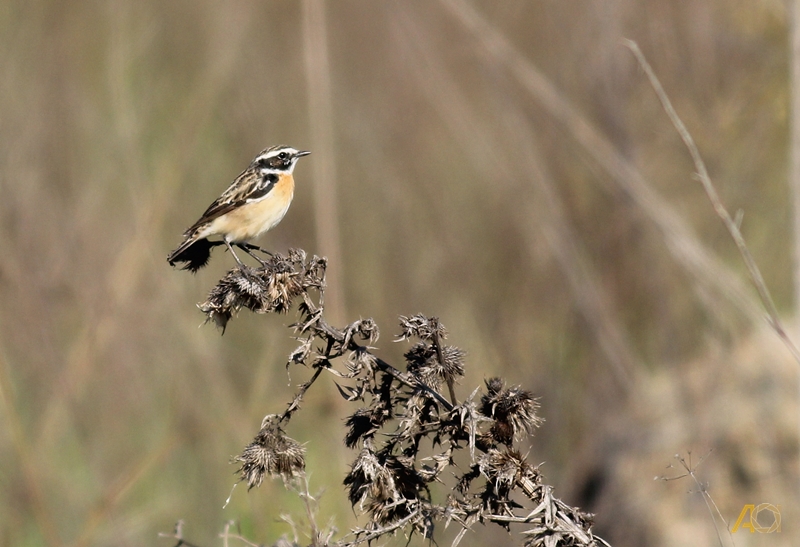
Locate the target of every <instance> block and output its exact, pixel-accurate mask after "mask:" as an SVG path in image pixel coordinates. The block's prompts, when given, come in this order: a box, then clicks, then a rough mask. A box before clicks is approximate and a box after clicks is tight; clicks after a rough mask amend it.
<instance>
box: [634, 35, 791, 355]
mask: <svg viewBox="0 0 800 547" xmlns="http://www.w3.org/2000/svg"><path fill="white" fill-rule="evenodd" d="M623 43H624V45H625V46H626V47H627V48H628V49H630V50H631V52H633V55H634V56H635V57H636V60H637V61H638V62H639V65H640V66H641V67H642V70H644V72H645V74H646V75H647V78H648V80H650V85H651V86H653V90H655V92H656V95H657V96H658V100H659V101H661V104H662V106H663V107H664V111H665V112H666V113H667V116H668V117H669V119H670V121H671V122H672V125H674V126H675V129H676V130H677V131H678V134H679V135H680V137H681V139H682V140H683V143H684V144H685V145H686V148H687V149H688V150H689V154H690V155H691V156H692V161H693V162H694V166H695V169H696V170H697V178H698V180H699V181H700V183H701V184H702V185H703V190H705V192H706V195H707V196H708V199H709V200H710V201H711V205H712V206H713V207H714V211H715V212H716V213H717V216H719V218H720V219H722V223H723V224H724V225H725V228H726V229H727V230H728V233H730V235H731V237H732V238H733V241H734V243H736V247H737V249H739V254H741V255H742V259H743V260H744V263H745V266H746V267H747V271H748V273H749V274H750V279H751V281H752V282H753V285H754V286H755V288H756V290H757V291H758V296H759V298H760V299H761V304H762V305H763V306H764V308H765V309H766V311H767V315H768V323H769V325H770V326H771V327H772V329H773V330H774V331H775V332H776V333H777V334H778V336H779V337H780V339H781V340H782V341H783V343H784V344H785V345H786V347H787V348H788V350H789V351H790V352H791V353H792V356H793V357H794V359H795V361H797V363H798V364H800V350H798V349H797V346H796V345H795V344H794V342H793V341H792V340H791V338H789V335H788V333H787V332H786V329H785V328H784V327H783V323H782V322H781V320H780V317H779V316H778V310H777V309H776V308H775V303H774V302H773V300H772V297H771V296H770V293H769V289H768V288H767V285H766V283H765V282H764V277H763V276H762V275H761V270H759V268H758V265H757V264H756V262H755V260H753V256H752V255H751V254H750V250H749V249H748V248H747V245H746V244H745V242H744V237H743V236H742V232H741V231H740V230H739V226H738V224H737V222H736V221H735V220H734V219H733V218H732V217H731V215H730V214H729V213H728V210H727V209H726V208H725V206H724V205H723V204H722V200H720V198H719V194H717V190H716V188H714V185H713V183H712V182H711V177H709V176H708V171H707V170H706V165H705V162H703V158H702V157H701V156H700V151H699V150H698V149H697V145H696V144H695V142H694V139H693V138H692V135H691V134H690V133H689V130H688V129H686V126H685V125H684V124H683V121H681V119H680V117H679V116H678V113H677V112H675V109H674V108H673V106H672V103H671V102H670V100H669V97H668V96H667V93H666V92H665V91H664V88H663V87H662V86H661V82H659V80H658V78H657V77H656V75H655V72H653V69H652V68H651V67H650V64H649V63H648V62H647V59H645V57H644V54H643V53H642V50H641V49H639V46H638V45H637V44H636V42H634V41H632V40H624V41H623Z"/></svg>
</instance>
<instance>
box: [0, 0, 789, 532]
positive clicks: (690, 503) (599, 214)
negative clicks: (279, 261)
mask: <svg viewBox="0 0 800 547" xmlns="http://www.w3.org/2000/svg"><path fill="white" fill-rule="evenodd" d="M788 29H789V26H788V14H787V5H786V4H785V3H784V2H780V1H778V0H760V1H752V0H748V1H744V0H710V1H707V2H678V1H669V2H663V1H656V0H646V1H632V0H557V1H556V0H552V1H551V0H546V1H539V2H525V1H512V0H509V1H506V2H490V1H488V0H480V1H477V0H441V1H436V2H433V1H423V0H414V1H408V2H402V3H401V2H369V1H365V0H361V1H341V2H335V3H325V2H322V1H320V0H305V1H303V2H291V1H288V0H281V1H247V0H235V1H231V2H218V1H213V0H192V1H188V0H176V1H173V2H158V1H153V0H142V1H139V2H131V1H125V0H109V1H94V0H82V1H71V2H57V1H52V0H42V1H39V2H24V1H21V0H6V1H5V2H3V3H2V5H0V70H2V78H1V79H0V256H1V257H2V259H0V312H2V313H0V394H1V395H2V405H3V406H2V409H1V410H0V424H2V426H0V544H2V545H49V546H56V545H72V546H89V545H109V544H114V545H142V544H148V545H164V546H169V545H173V544H174V543H175V542H174V540H169V539H163V538H162V539H159V538H158V537H157V534H158V533H159V532H170V531H171V530H172V528H173V526H174V523H175V522H176V521H177V520H178V519H184V520H185V522H186V527H185V535H186V538H187V539H188V540H190V541H192V542H194V543H196V544H200V545H219V544H220V543H221V540H220V539H219V538H218V534H219V533H220V532H221V531H222V529H223V527H224V525H225V523H226V522H227V521H228V520H234V521H236V522H237V523H238V525H239V526H240V529H241V531H242V533H243V534H244V535H246V536H247V537H249V538H250V539H252V540H253V541H256V542H259V543H266V544H271V543H272V542H274V541H275V540H277V539H278V538H279V537H280V536H281V535H282V534H289V535H290V536H291V529H290V527H288V526H287V525H286V524H284V523H281V522H279V521H278V518H277V517H278V515H279V514H281V513H286V514H292V515H295V518H296V519H297V520H301V519H302V511H303V509H302V506H301V504H300V502H299V501H298V499H297V496H296V495H294V494H291V493H287V492H286V491H285V489H284V486H283V485H282V484H281V483H280V481H273V482H270V483H265V484H264V485H263V486H262V487H261V488H260V489H257V490H253V491H251V492H249V493H247V492H246V490H245V489H244V488H241V487H240V488H237V489H236V490H235V491H234V493H233V497H232V499H231V503H230V504H229V505H228V506H227V507H226V508H224V509H223V504H224V502H225V499H226V498H227V497H228V494H229V493H230V489H231V486H232V485H233V483H234V481H235V480H236V477H235V476H234V475H233V473H234V471H235V469H236V468H235V466H233V465H231V464H229V459H230V457H231V456H233V455H235V454H238V453H239V452H240V451H241V449H242V448H243V447H244V446H245V445H246V444H248V443H249V442H250V440H251V439H252V437H253V435H255V433H256V432H257V430H258V427H259V424H260V423H261V419H262V417H263V416H264V415H265V414H268V413H274V412H278V411H280V410H282V409H283V408H284V405H285V402H287V401H288V400H289V399H290V397H291V394H292V393H293V389H294V387H293V386H295V385H296V384H298V383H300V382H302V381H303V380H304V379H305V378H306V377H307V376H306V374H305V371H302V370H294V369H292V370H290V371H289V372H288V373H287V371H286V369H285V367H284V364H285V362H286V358H287V355H288V352H289V351H290V350H291V349H292V348H293V347H294V340H293V339H292V337H291V331H290V330H289V329H287V328H286V326H287V325H289V324H290V323H291V322H292V321H293V317H292V314H290V315H288V316H257V317H254V316H252V315H249V314H247V313H243V314H242V315H241V316H239V318H238V319H236V320H235V321H233V322H232V323H231V324H230V325H229V327H228V330H227V331H226V333H225V335H224V336H220V332H219V331H218V330H217V329H215V328H214V327H213V326H211V325H204V326H203V325H202V323H203V316H202V314H201V313H200V312H199V311H198V310H197V309H196V307H195V304H196V303H197V302H200V301H202V300H204V299H205V296H206V294H207V291H208V290H209V289H210V287H211V286H212V285H213V284H214V283H215V282H216V280H217V279H218V278H219V277H220V276H221V275H223V273H224V272H225V271H226V270H227V269H228V268H230V267H231V266H232V260H231V259H230V257H229V256H227V255H226V254H225V253H223V252H221V251H219V250H218V251H217V252H216V253H215V255H214V256H213V257H212V262H211V264H210V266H209V267H208V268H206V269H205V270H203V271H201V272H200V273H198V274H197V275H195V276H192V275H189V274H188V273H185V272H180V271H175V270H173V269H171V268H170V267H169V266H168V265H167V263H166V260H165V257H166V254H167V252H168V251H170V250H171V249H172V248H174V247H175V246H176V245H177V244H178V243H179V242H180V235H181V233H182V231H183V230H184V229H185V228H186V227H188V226H189V225H190V224H191V223H193V222H194V221H195V220H196V219H197V218H198V216H199V215H200V213H202V211H203V210H204V209H205V208H206V207H207V206H208V204H209V203H211V201H213V200H214V199H215V198H216V197H217V196H218V195H219V194H220V193H221V192H222V190H224V189H225V188H226V187H227V185H228V184H229V183H230V181H231V180H233V178H234V177H235V176H236V175H237V174H238V173H239V172H240V171H241V170H242V169H244V168H245V167H246V166H247V164H248V163H249V162H250V160H251V159H252V158H253V157H254V156H255V155H256V154H257V153H258V152H259V151H260V150H261V149H263V148H265V147H267V146H270V145H274V144H280V143H283V144H289V145H292V146H295V147H297V148H303V149H309V150H312V152H313V153H312V155H311V156H309V158H306V159H303V160H302V161H301V162H300V163H299V165H298V167H297V169H296V171H295V177H296V181H297V190H296V194H295V201H294V204H293V205H292V208H291V209H290V211H289V213H288V215H287V217H286V218H285V220H284V221H283V222H282V223H281V224H280V226H279V227H277V228H276V229H275V230H273V231H271V232H270V233H268V234H267V235H265V236H264V237H263V238H262V239H261V240H259V241H258V243H261V244H263V246H265V247H266V248H268V249H272V250H275V251H279V252H283V251H285V250H286V249H288V248H289V247H299V248H303V249H305V250H306V251H307V252H308V253H309V254H319V255H326V256H328V257H329V259H330V271H329V283H330V287H329V292H328V300H327V303H328V304H329V306H328V313H329V314H330V316H329V319H331V320H332V321H333V322H336V323H339V324H344V323H345V322H350V321H352V320H354V319H357V318H359V317H373V318H374V319H375V320H376V321H377V322H378V324H379V326H380V327H381V330H382V336H381V338H380V340H379V341H378V344H377V345H378V347H379V353H380V354H381V355H382V356H383V357H384V358H386V359H387V360H390V361H392V362H399V359H400V358H401V356H402V353H403V352H404V351H405V350H406V346H404V345H403V344H398V343H395V342H393V339H394V336H395V335H396V334H397V332H398V328H397V316H398V315H399V314H404V315H409V314H415V313H425V314H428V315H434V316H438V317H440V319H441V321H442V323H443V324H444V325H445V326H446V327H447V328H448V330H449V332H450V337H449V339H448V343H451V344H455V345H458V346H460V347H463V348H464V349H465V350H466V351H467V354H468V357H467V364H468V373H467V377H466V379H465V380H464V381H463V383H462V385H461V386H460V388H459V393H460V396H461V397H466V396H467V395H468V394H469V393H471V392H472V390H473V389H474V388H475V387H476V386H478V385H480V384H481V383H482V382H483V380H484V379H486V378H488V377H491V376H494V375H501V376H503V377H504V378H506V380H507V381H508V382H509V383H512V384H520V385H522V386H524V387H525V388H527V389H530V390H532V391H533V392H535V394H536V395H537V396H538V397H540V401H541V405H542V408H541V414H542V416H543V417H544V418H545V420H546V422H545V423H544V425H543V427H542V428H541V429H540V430H539V431H538V432H537V434H536V436H535V437H533V438H532V439H531V440H530V442H529V443H528V444H529V456H528V458H529V460H530V461H531V462H532V463H534V464H538V463H540V462H544V463H543V465H542V467H541V471H542V473H543V474H544V475H545V477H546V482H547V483H548V484H551V485H553V486H554V487H555V494H556V496H558V497H560V498H562V499H563V500H564V501H565V502H567V503H569V504H571V505H577V506H580V507H581V508H583V509H584V510H586V511H590V512H594V513H596V514H597V516H596V525H595V528H594V531H595V532H596V533H597V534H599V535H601V536H602V537H604V538H606V539H607V540H608V541H610V542H611V543H612V544H613V545H615V546H635V545H653V546H668V545H669V546H671V545H714V544H718V540H717V535H716V532H715V530H714V525H713V523H712V521H711V517H710V516H709V513H708V510H707V508H706V505H705V503H704V502H703V499H702V497H701V495H700V494H699V493H698V491H699V487H698V485H697V484H695V483H694V482H693V481H692V480H691V479H682V480H675V481H668V482H665V481H658V480H655V481H654V480H653V477H658V476H665V475H666V476H677V475H680V474H681V472H683V469H681V468H680V466H679V465H678V464H677V462H676V461H675V460H674V455H675V454H678V453H680V454H682V455H684V456H685V457H688V452H689V451H691V457H692V461H693V463H696V462H697V461H698V460H699V459H701V458H702V457H704V456H707V457H706V458H705V459H704V460H703V462H702V465H700V466H699V467H698V468H697V476H698V478H699V479H700V480H701V481H702V482H703V483H704V485H705V487H706V488H707V489H708V492H709V493H710V494H711V496H712V497H713V499H714V501H715V502H716V504H717V505H718V507H719V510H720V512H721V513H722V515H723V516H724V517H725V518H726V519H728V520H729V521H730V524H731V525H733V523H734V522H735V521H736V519H737V518H738V516H739V514H740V512H741V510H742V508H743V506H744V505H745V504H756V505H757V504H759V503H773V504H776V505H780V506H781V511H782V516H783V525H782V532H781V533H780V534H777V533H776V534H770V535H765V534H750V533H749V532H746V531H744V532H738V533H737V534H734V535H733V536H732V538H733V539H734V540H735V542H736V545H739V546H742V545H770V546H777V545H789V544H790V541H791V539H792V538H796V537H798V533H799V532H798V530H797V524H796V523H797V522H800V515H798V514H797V513H798V508H800V503H798V501H799V500H798V491H800V490H798V484H799V483H800V476H798V468H799V466H800V463H799V462H798V430H800V422H799V419H798V415H799V413H798V405H797V400H798V392H799V390H798V366H797V364H796V363H794V362H793V361H792V360H791V356H790V354H789V352H788V351H787V350H786V349H785V347H784V346H783V345H782V344H781V342H780V341H779V339H778V338H777V336H775V335H774V333H772V332H770V331H769V330H768V329H767V328H766V323H765V321H764V312H763V311H762V308H761V307H760V305H759V303H758V300H757V295H756V293H755V291H754V290H753V289H752V288H751V286H750V285H749V283H748V281H747V275H746V271H745V269H744V267H743V265H742V261H741V259H740V257H739V255H738V252H737V250H736V247H735V245H734V244H733V243H732V241H731V238H730V236H729V235H728V234H727V232H726V231H725V229H724V227H723V225H722V223H721V222H720V221H719V219H718V218H717V217H716V216H715V214H714V212H713V209H712V207H711V205H710V204H709V202H708V199H707V198H706V196H705V194H704V193H703V191H702V188H701V187H700V185H699V184H698V182H697V181H696V180H695V179H694V178H693V172H694V166H693V165H692V163H691V158H690V157H689V155H688V154H687V152H686V150H685V147H684V146H683V144H682V143H681V141H680V138H679V136H678V134H677V133H676V131H675V130H674V128H673V127H672V125H671V124H670V122H669V120H668V119H667V118H666V116H665V115H664V113H663V110H662V107H661V105H660V103H659V102H658V100H657V98H656V97H655V95H654V93H653V91H652V88H651V87H650V85H649V84H648V83H647V80H646V77H645V75H644V74H643V72H642V71H641V70H640V69H639V67H638V65H637V64H636V62H635V59H634V58H633V56H632V54H631V52H630V51H629V50H628V49H626V48H625V47H624V46H623V45H622V42H621V39H622V38H629V39H633V40H636V41H637V42H638V43H639V45H640V46H641V48H642V50H643V51H644V53H645V55H646V56H647V57H648V60H649V61H650V63H651V64H652V66H653V68H654V70H655V71H656V73H657V74H658V76H659V77H660V78H661V80H662V83H663V84H664V87H665V88H666V91H667V93H669V94H670V96H671V98H672V100H673V103H674V104H675V107H676V109H677V111H678V113H679V114H680V115H681V116H682V117H683V120H684V121H685V123H686V125H687V126H688V129H689V130H690V131H691V132H692V134H693V136H694V138H695V139H696V141H697V143H698V146H699V148H700V151H701V153H702V155H703V157H704V159H705V161H706V163H707V165H708V168H709V171H710V175H711V177H712V179H713V180H714V181H715V183H716V185H717V188H718V190H719V192H720V194H721V196H722V199H723V201H724V202H725V204H726V205H727V207H728V208H729V209H730V211H731V212H732V214H734V213H736V212H737V211H741V212H742V216H741V219H742V231H743V233H744V236H745V238H746V239H747V241H748V244H749V246H750V250H751V251H752V253H753V255H754V257H755V260H756V261H757V262H758V264H759V265H760V266H761V269H762V272H763V274H764V277H765V280H766V284H767V286H768V287H769V288H770V290H771V291H772V294H773V297H774V299H775V301H776V304H777V306H778V309H779V311H780V312H781V314H783V315H784V317H785V319H786V321H787V324H788V325H789V327H790V328H791V330H792V332H796V331H797V327H796V326H795V323H794V321H793V318H794V315H795V307H794V305H793V289H792V278H793V273H792V268H793V267H792V251H791V249H792V243H791V225H792V215H791V207H790V203H791V197H790V193H789V190H788V186H787V169H788V153H787V150H788V136H789V97H790V89H789V69H788V67H789V64H788V62H789V55H788V52H789V38H788V35H789V30H788ZM198 326H199V327H198ZM348 410H350V411H352V410H354V409H349V408H348V406H347V404H346V403H345V402H344V401H342V399H341V397H340V396H339V394H338V393H337V391H336V389H335V387H334V386H333V384H332V383H331V382H325V383H320V384H319V385H315V386H314V389H312V390H311V391H310V392H309V393H308V395H307V398H306V403H305V408H304V410H303V411H302V412H300V413H299V414H298V416H297V417H296V418H295V419H293V420H292V423H291V427H290V428H289V430H288V431H287V433H288V434H289V435H290V436H292V437H293V438H295V439H297V440H299V441H301V442H304V443H306V444H305V446H306V448H307V450H308V456H307V461H308V467H309V469H310V471H311V483H310V487H311V490H312V491H313V492H321V495H320V517H319V519H320V522H321V523H322V524H325V523H327V522H328V521H329V520H332V522H333V523H334V525H335V526H336V527H337V528H338V529H339V530H342V531H343V530H347V529H349V528H350V527H351V526H353V525H354V523H355V522H356V517H355V515H354V513H353V511H352V510H351V509H350V507H349V505H348V504H347V503H346V501H345V499H346V498H345V497H344V491H343V487H342V485H341V480H342V478H343V477H344V474H345V472H346V469H347V466H348V462H349V461H350V460H351V459H352V458H353V457H354V454H353V453H352V452H351V451H349V450H347V449H345V448H344V447H343V445H342V442H341V438H342V436H343V431H344V428H343V426H342V420H343V419H344V417H345V415H346V413H347V412H348ZM709 452H710V454H709ZM670 464H674V465H675V466H676V467H675V468H674V469H668V468H667V466H669V465H670ZM769 520H770V517H769V515H765V514H762V515H761V517H760V521H761V522H767V523H768V522H769ZM362 524H363V522H362ZM452 533H453V530H447V531H442V532H440V535H438V536H437V541H438V542H439V544H443V545H445V544H449V538H451V537H452ZM722 537H723V540H724V542H725V544H726V545H728V544H730V540H731V536H728V535H727V534H726V533H725V532H723V533H722ZM300 540H301V541H305V539H304V538H300ZM415 541H418V542H420V543H421V542H422V540H419V539H417V540H415ZM465 541H466V542H470V543H471V544H475V545H480V544H488V543H489V542H494V543H495V544H496V543H497V542H508V541H509V540H508V538H507V535H506V534H505V532H504V531H502V530H500V529H485V530H484V529H476V531H475V532H474V534H471V535H470V536H468V537H467V538H466V539H465ZM515 541H516V542H517V543H520V541H519V540H518V539H517V540H515ZM397 543H398V544H404V543H405V539H404V538H402V537H400V538H398V539H397Z"/></svg>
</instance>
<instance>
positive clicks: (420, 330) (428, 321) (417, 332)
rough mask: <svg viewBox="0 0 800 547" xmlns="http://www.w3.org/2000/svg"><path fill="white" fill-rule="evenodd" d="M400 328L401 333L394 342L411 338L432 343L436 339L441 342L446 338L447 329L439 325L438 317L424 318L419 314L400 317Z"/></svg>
mask: <svg viewBox="0 0 800 547" xmlns="http://www.w3.org/2000/svg"><path fill="white" fill-rule="evenodd" d="M400 328H401V329H402V332H401V333H400V334H399V335H398V336H397V338H396V339H395V341H396V342H400V341H402V340H408V339H409V338H413V337H416V338H419V339H420V340H424V341H426V342H433V341H434V340H435V339H436V338H439V339H441V340H444V339H445V338H447V329H445V328H444V325H442V324H441V323H439V318H438V317H426V316H424V315H422V314H421V313H418V314H417V315H414V316H412V317H406V316H405V315H401V316H400Z"/></svg>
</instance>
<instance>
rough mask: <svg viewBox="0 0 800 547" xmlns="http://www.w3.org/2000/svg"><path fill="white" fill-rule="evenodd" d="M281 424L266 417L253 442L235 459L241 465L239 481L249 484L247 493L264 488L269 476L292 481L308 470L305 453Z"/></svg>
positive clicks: (274, 417)
mask: <svg viewBox="0 0 800 547" xmlns="http://www.w3.org/2000/svg"><path fill="white" fill-rule="evenodd" d="M278 424H279V420H278V417H277V416H275V415H270V416H267V417H265V418H264V421H263V422H262V424H261V431H259V432H258V435H256V437H255V439H253V442H251V443H250V444H249V445H247V447H246V448H245V449H244V451H242V453H241V454H240V455H239V456H236V457H235V458H234V459H233V462H236V463H240V464H241V466H240V467H239V469H238V470H237V473H238V474H239V476H240V479H239V480H241V481H247V488H248V490H249V489H250V488H253V487H254V486H261V483H262V482H263V481H264V477H265V476H266V475H267V474H269V475H270V476H273V477H276V476H280V477H282V478H283V479H284V480H289V479H291V478H292V477H296V476H297V475H299V474H300V473H301V472H303V471H304V470H305V466H306V463H305V449H304V448H303V447H302V446H301V445H300V444H299V443H298V442H297V441H295V440H294V439H291V438H289V437H287V436H286V435H285V434H284V432H283V430H282V429H281V428H280V427H279V425H278Z"/></svg>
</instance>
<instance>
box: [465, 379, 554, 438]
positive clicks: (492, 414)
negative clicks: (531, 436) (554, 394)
mask: <svg viewBox="0 0 800 547" xmlns="http://www.w3.org/2000/svg"><path fill="white" fill-rule="evenodd" d="M486 391H487V393H486V394H484V395H483V396H482V397H481V404H480V408H479V410H480V412H481V414H483V415H484V416H487V417H489V418H492V419H493V420H494V423H493V424H492V428H491V430H490V435H491V436H492V437H493V438H494V440H495V441H496V442H498V443H502V444H505V445H506V446H510V445H511V444H512V443H513V442H514V439H515V438H518V437H519V436H521V435H523V434H527V433H532V432H533V430H534V429H535V428H537V427H539V426H540V425H541V423H542V421H543V419H542V418H540V417H539V416H538V415H537V414H536V411H537V410H538V409H539V403H538V401H537V400H536V399H535V398H534V397H533V395H532V394H531V392H530V391H526V390H524V389H522V388H521V387H519V386H514V387H510V388H508V389H506V387H505V383H504V382H503V380H502V379H500V378H490V379H489V380H487V381H486Z"/></svg>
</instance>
